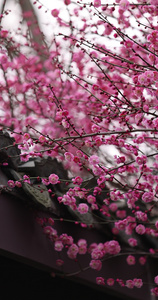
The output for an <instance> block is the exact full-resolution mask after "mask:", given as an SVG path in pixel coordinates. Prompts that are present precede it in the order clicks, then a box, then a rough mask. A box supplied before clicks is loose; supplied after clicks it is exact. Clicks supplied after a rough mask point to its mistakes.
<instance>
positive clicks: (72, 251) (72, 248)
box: [67, 244, 78, 259]
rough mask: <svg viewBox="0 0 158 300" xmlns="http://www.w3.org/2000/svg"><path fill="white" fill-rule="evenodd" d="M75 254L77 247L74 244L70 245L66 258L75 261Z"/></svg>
mask: <svg viewBox="0 0 158 300" xmlns="http://www.w3.org/2000/svg"><path fill="white" fill-rule="evenodd" d="M77 253H78V246H77V245H76V244H72V245H71V246H70V247H69V249H68V251H67V255H68V257H69V258H71V259H75V258H76V256H77Z"/></svg>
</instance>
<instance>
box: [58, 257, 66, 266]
mask: <svg viewBox="0 0 158 300" xmlns="http://www.w3.org/2000/svg"><path fill="white" fill-rule="evenodd" d="M63 264H64V261H63V260H62V259H60V258H59V259H57V260H56V265H57V266H58V267H61V266H62V265H63Z"/></svg>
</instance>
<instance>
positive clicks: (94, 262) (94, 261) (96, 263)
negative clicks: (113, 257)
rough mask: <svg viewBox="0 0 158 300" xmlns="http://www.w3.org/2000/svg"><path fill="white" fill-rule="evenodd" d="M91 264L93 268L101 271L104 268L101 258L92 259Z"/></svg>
mask: <svg viewBox="0 0 158 300" xmlns="http://www.w3.org/2000/svg"><path fill="white" fill-rule="evenodd" d="M89 265H90V267H91V268H92V269H94V270H97V271H100V270H101V268H102V262H101V260H99V259H92V260H91V261H90V264H89Z"/></svg>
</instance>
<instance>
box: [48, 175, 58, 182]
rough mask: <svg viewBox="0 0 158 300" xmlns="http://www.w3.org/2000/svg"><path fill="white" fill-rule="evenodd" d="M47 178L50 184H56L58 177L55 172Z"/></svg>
mask: <svg viewBox="0 0 158 300" xmlns="http://www.w3.org/2000/svg"><path fill="white" fill-rule="evenodd" d="M48 179H49V183H50V184H57V183H58V181H59V177H58V175H56V174H50V176H49V178H48Z"/></svg>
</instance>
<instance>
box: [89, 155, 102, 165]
mask: <svg viewBox="0 0 158 300" xmlns="http://www.w3.org/2000/svg"><path fill="white" fill-rule="evenodd" d="M99 161H100V159H99V157H98V156H97V155H92V156H90V157H89V163H90V164H91V165H92V166H95V165H98V164H99Z"/></svg>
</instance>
